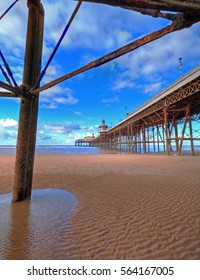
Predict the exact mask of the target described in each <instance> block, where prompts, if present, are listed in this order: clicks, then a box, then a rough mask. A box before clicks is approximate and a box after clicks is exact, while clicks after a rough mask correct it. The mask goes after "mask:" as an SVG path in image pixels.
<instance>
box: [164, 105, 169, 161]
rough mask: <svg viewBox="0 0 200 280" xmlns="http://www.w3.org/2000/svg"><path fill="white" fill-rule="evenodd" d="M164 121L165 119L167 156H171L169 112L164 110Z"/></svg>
mask: <svg viewBox="0 0 200 280" xmlns="http://www.w3.org/2000/svg"><path fill="white" fill-rule="evenodd" d="M164 119H165V137H166V139H165V140H166V154H167V155H169V129H168V122H167V119H168V112H167V109H166V108H165V109H164Z"/></svg>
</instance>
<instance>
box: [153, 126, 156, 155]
mask: <svg viewBox="0 0 200 280" xmlns="http://www.w3.org/2000/svg"><path fill="white" fill-rule="evenodd" d="M154 129H155V128H154V125H153V127H152V132H153V151H154V153H155V151H156V147H155V133H154Z"/></svg>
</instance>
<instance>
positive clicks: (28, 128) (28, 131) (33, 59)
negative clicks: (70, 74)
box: [12, 0, 44, 202]
mask: <svg viewBox="0 0 200 280" xmlns="http://www.w3.org/2000/svg"><path fill="white" fill-rule="evenodd" d="M27 5H28V10H29V12H28V26H27V37H26V51H25V61H24V75H23V87H24V89H25V92H24V96H23V97H21V103H20V116H19V128H18V139H17V153H16V161H15V170H14V173H15V174H14V186H13V193H12V201H13V202H15V201H20V200H23V199H25V198H26V197H30V196H31V189H32V177H33V166H34V156H35V142H36V130H37V117H38V103H39V96H33V95H31V93H30V89H31V88H32V87H34V85H35V84H36V81H37V78H38V76H39V74H40V70H41V60H42V45H43V28H44V10H43V7H42V4H41V3H40V0H27Z"/></svg>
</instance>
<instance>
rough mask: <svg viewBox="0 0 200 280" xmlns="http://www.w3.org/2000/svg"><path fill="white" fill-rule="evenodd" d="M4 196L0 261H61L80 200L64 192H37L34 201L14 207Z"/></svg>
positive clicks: (0, 209)
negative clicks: (73, 214)
mask: <svg viewBox="0 0 200 280" xmlns="http://www.w3.org/2000/svg"><path fill="white" fill-rule="evenodd" d="M11 196H12V195H11V193H9V194H3V195H0V259H1V260H3V259H8V260H9V259H12V260H17V259H21V260H23V259H57V258H59V251H60V250H61V249H62V248H61V247H62V241H63V240H64V239H65V233H66V232H67V229H68V227H70V223H71V214H72V213H73V210H74V209H75V207H76V205H77V200H76V198H75V197H74V196H73V195H72V194H71V193H70V192H68V191H64V190H60V189H51V188H49V189H36V190H33V191H32V196H31V199H27V200H24V201H21V202H16V203H12V202H11V200H12V197H11Z"/></svg>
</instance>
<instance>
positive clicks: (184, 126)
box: [178, 107, 189, 156]
mask: <svg viewBox="0 0 200 280" xmlns="http://www.w3.org/2000/svg"><path fill="white" fill-rule="evenodd" d="M188 116H189V107H187V110H186V116H185V121H184V125H183V130H182V135H181V141H180V146H179V152H178V155H179V156H180V155H181V151H182V146H183V140H184V135H185V128H186V124H187V122H188Z"/></svg>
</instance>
